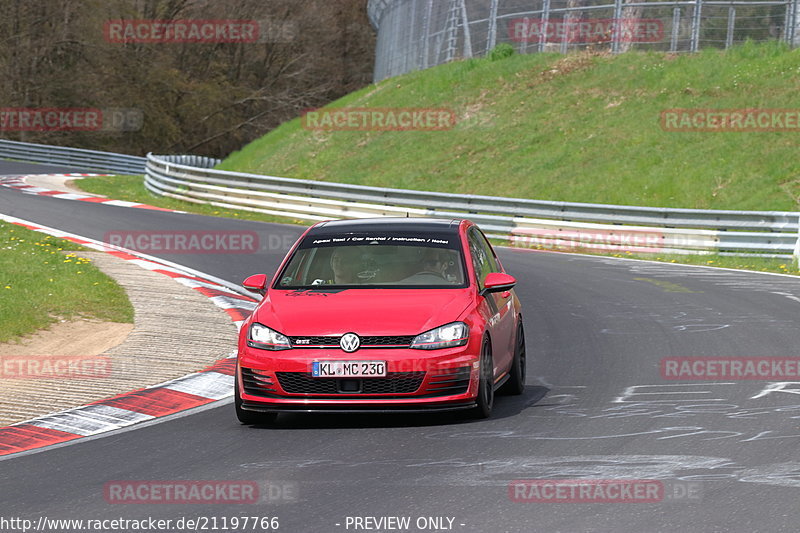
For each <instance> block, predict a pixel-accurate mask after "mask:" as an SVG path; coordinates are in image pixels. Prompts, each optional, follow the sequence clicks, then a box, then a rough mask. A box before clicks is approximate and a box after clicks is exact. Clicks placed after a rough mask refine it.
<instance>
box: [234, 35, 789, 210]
mask: <svg viewBox="0 0 800 533" xmlns="http://www.w3.org/2000/svg"><path fill="white" fill-rule="evenodd" d="M499 55H500V54H496V56H499ZM329 107H330V108H340V107H347V108H399V107H411V108H447V109H451V110H452V111H453V112H454V113H455V116H456V120H457V122H456V125H455V127H454V128H452V129H450V130H447V131H428V132H423V131H382V132H381V131H369V132H366V131H336V132H321V131H310V130H308V129H305V128H303V126H302V124H301V120H300V119H295V120H293V121H291V122H288V123H285V124H283V125H282V126H281V127H279V128H277V129H276V130H274V131H272V132H270V133H269V134H268V135H265V136H264V137H262V138H260V139H258V140H257V141H255V142H253V143H251V144H250V145H248V146H246V147H245V148H244V149H242V150H241V151H239V152H236V153H234V154H232V155H231V156H230V157H229V158H228V159H227V160H225V161H224V162H223V163H222V165H221V166H220V168H223V169H226V170H237V171H246V172H256V173H262V174H271V175H276V176H286V177H294V178H306V179H321V180H329V181H341V182H349V183H358V184H368V185H377V186H385V187H387V186H388V187H399V188H411V189H424V190H436V191H446V192H453V193H473V194H487V195H496V196H513V197H522V198H536V199H543V200H566V201H576V202H600V203H613V204H633V205H648V206H671V207H693V208H713V209H746V210H798V209H800V175H798V170H799V169H800V158H799V157H798V147H800V125H797V127H794V128H793V131H757V132H735V131H713V132H704V131H665V130H664V128H662V123H661V113H662V111H664V110H668V109H674V108H685V109H696V108H711V109H739V108H760V109H773V108H779V109H795V110H800V50H789V49H788V48H786V47H785V46H783V45H781V44H778V43H770V44H761V45H756V44H746V45H743V46H741V47H738V48H734V49H731V50H729V51H727V52H724V51H718V50H706V51H704V52H702V53H699V54H695V55H688V54H685V55H668V54H661V53H638V52H635V53H626V54H621V55H618V56H611V55H606V54H599V53H592V52H586V53H581V54H574V55H568V56H562V55H556V54H538V55H524V56H521V55H512V56H510V57H505V58H500V59H496V60H491V59H472V60H465V61H460V62H456V63H451V64H448V65H443V66H440V67H437V68H433V69H429V70H426V71H422V72H415V73H411V74H408V75H405V76H402V77H398V78H393V79H390V80H386V81H384V82H382V83H380V84H378V85H371V86H369V87H367V88H365V89H363V90H361V91H358V92H356V93H353V94H351V95H348V96H346V97H344V98H342V99H340V100H338V101H336V102H334V103H333V104H331V105H330V106H329Z"/></svg>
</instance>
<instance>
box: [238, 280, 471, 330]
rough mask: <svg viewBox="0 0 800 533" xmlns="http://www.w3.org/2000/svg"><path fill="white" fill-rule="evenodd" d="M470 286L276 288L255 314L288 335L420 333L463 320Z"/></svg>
mask: <svg viewBox="0 0 800 533" xmlns="http://www.w3.org/2000/svg"><path fill="white" fill-rule="evenodd" d="M470 301H471V296H470V292H469V289H423V290H420V289H348V290H343V291H339V292H323V291H279V290H270V291H269V293H268V294H267V297H266V298H265V299H264V301H262V302H261V304H260V305H259V307H258V309H257V310H256V312H255V314H254V317H253V318H254V320H255V321H256V322H260V323H262V324H264V325H265V326H268V327H270V328H272V329H275V330H277V331H279V332H281V333H283V334H284V335H288V336H290V337H295V336H310V335H315V336H317V335H318V336H336V335H342V334H344V333H348V332H353V333H357V334H358V335H416V334H419V333H422V332H424V331H428V330H429V329H433V328H436V327H438V326H441V325H443V324H447V323H449V322H453V321H454V320H458V318H459V317H460V315H461V314H462V313H463V311H464V310H465V309H466V308H467V306H469V304H470Z"/></svg>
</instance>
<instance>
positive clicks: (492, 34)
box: [368, 0, 800, 82]
mask: <svg viewBox="0 0 800 533" xmlns="http://www.w3.org/2000/svg"><path fill="white" fill-rule="evenodd" d="M798 2H800V0H749V1H738V0H737V1H720V0H694V1H673V2H664V1H649V2H635V1H623V0H615V1H614V2H613V3H609V0H370V1H369V4H368V12H369V17H370V20H371V22H372V24H373V26H375V29H376V30H377V32H378V42H377V51H376V60H375V74H374V79H375V81H376V82H377V81H380V80H383V79H385V78H389V77H392V76H397V75H400V74H404V73H406V72H410V71H412V70H420V69H426V68H428V67H432V66H435V65H440V64H442V63H448V62H450V61H453V60H456V59H462V58H469V57H478V56H482V55H485V54H487V53H488V52H489V51H490V50H492V49H493V48H494V47H495V46H497V45H498V44H501V43H509V44H511V45H512V46H514V48H515V49H516V51H517V52H519V53H523V54H524V53H534V52H560V53H567V52H569V51H572V50H580V49H585V48H589V47H591V48H593V49H596V50H607V51H610V52H613V53H621V52H626V51H628V50H634V49H637V50H657V51H663V52H696V51H697V50H699V49H700V48H709V47H714V48H729V47H731V46H733V45H735V44H738V43H742V42H744V41H746V40H748V39H749V40H753V41H769V40H782V41H785V42H788V43H789V44H790V45H792V46H794V45H796V44H797V37H798V36H797V24H798Z"/></svg>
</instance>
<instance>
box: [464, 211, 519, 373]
mask: <svg viewBox="0 0 800 533" xmlns="http://www.w3.org/2000/svg"><path fill="white" fill-rule="evenodd" d="M468 242H469V248H470V256H472V265H473V267H474V270H475V275H476V278H477V279H476V281H477V284H478V290H479V291H482V290H483V281H484V280H485V279H486V276H487V274H489V273H491V272H502V271H503V269H502V267H501V266H500V262H499V261H498V260H497V256H496V255H495V254H494V250H492V247H491V246H490V245H489V241H488V240H487V239H486V237H485V236H484V235H483V233H481V231H480V230H479V229H478V228H477V227H472V228H470V231H469V234H468ZM483 301H484V304H485V306H486V308H487V312H486V320H487V324H488V327H489V333H490V335H491V337H492V354H493V356H494V365H495V375H497V373H498V372H497V371H498V369H499V370H500V371H501V372H506V371H508V369H509V368H511V362H512V360H513V357H514V333H515V331H514V322H515V318H514V311H515V308H514V304H513V296H512V293H511V292H510V291H504V292H495V293H489V294H484V295H483Z"/></svg>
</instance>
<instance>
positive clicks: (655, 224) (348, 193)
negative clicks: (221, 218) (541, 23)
mask: <svg viewBox="0 0 800 533" xmlns="http://www.w3.org/2000/svg"><path fill="white" fill-rule="evenodd" d="M218 163H219V161H218V160H216V159H211V158H203V157H196V156H160V155H153V154H148V156H147V168H146V174H145V186H146V187H147V189H148V190H150V191H151V192H152V193H153V194H158V195H163V196H169V197H172V198H178V199H181V200H185V201H188V202H194V203H203V204H210V205H214V206H218V207H226V208H232V209H242V210H247V211H255V212H260V213H267V214H274V215H281V216H286V217H291V218H296V219H301V220H311V221H317V220H326V219H331V218H364V217H375V216H422V217H457V218H469V219H470V220H473V221H474V222H476V223H477V224H479V225H480V226H481V227H482V228H483V229H484V231H486V232H487V234H489V235H490V236H492V237H497V238H502V239H507V240H509V241H511V242H512V244H514V245H517V246H524V247H539V248H551V249H552V248H555V249H589V250H600V251H620V252H622V251H631V252H652V253H682V254H692V253H693V254H697V253H712V252H716V253H720V254H730V255H739V254H750V255H756V256H765V257H780V258H791V257H792V256H794V257H795V258H797V257H800V213H795V212H787V211H715V210H699V209H676V208H657V207H636V206H618V205H604V204H580V203H570V202H552V201H541V200H526V199H519V198H500V197H492V196H477V195H457V194H448V193H441V192H427V191H412V190H404V189H385V188H379V187H365V186H360V185H351V184H346V183H330V182H323V181H311V180H301V179H291V178H280V177H275V176H262V175H257V174H245V173H238V172H228V171H223V170H215V169H213V168H211V167H213V166H215V165H216V164H218Z"/></svg>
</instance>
